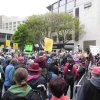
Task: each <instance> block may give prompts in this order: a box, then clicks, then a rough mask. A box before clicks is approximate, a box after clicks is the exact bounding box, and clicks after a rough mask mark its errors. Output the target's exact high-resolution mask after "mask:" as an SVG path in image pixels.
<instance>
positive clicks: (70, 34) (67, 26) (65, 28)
mask: <svg viewBox="0 0 100 100" xmlns="http://www.w3.org/2000/svg"><path fill="white" fill-rule="evenodd" d="M49 18H50V20H51V24H50V27H51V34H52V33H55V32H57V34H58V39H59V41H63V43H65V42H68V41H70V40H72V39H73V40H76V41H78V38H79V34H81V33H82V27H81V25H80V22H79V19H78V18H76V17H74V16H73V15H71V14H68V13H60V14H57V13H53V14H51V15H49Z"/></svg>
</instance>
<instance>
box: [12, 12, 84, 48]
mask: <svg viewBox="0 0 100 100" xmlns="http://www.w3.org/2000/svg"><path fill="white" fill-rule="evenodd" d="M81 30H82V27H81V25H80V22H79V19H78V18H76V17H74V16H72V15H71V14H67V13H60V14H57V13H47V14H45V15H32V16H30V17H29V18H28V19H27V20H26V22H25V24H21V25H19V26H18V29H17V31H16V32H15V34H14V35H13V41H14V42H17V43H19V46H20V47H21V46H25V44H27V43H30V44H41V43H42V42H43V40H44V37H45V36H47V37H52V36H54V33H55V32H56V33H57V35H58V39H59V41H63V42H65V41H66V40H68V41H69V40H72V39H75V40H78V37H79V34H80V33H81ZM72 36H74V38H73V37H72ZM52 38H54V39H55V40H56V39H57V38H56V37H52Z"/></svg>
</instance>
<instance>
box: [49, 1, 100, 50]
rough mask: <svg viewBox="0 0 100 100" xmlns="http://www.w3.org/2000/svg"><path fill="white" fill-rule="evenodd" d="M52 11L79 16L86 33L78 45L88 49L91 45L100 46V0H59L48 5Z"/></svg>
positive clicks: (81, 36) (80, 38)
mask: <svg viewBox="0 0 100 100" xmlns="http://www.w3.org/2000/svg"><path fill="white" fill-rule="evenodd" d="M47 9H48V10H49V11H51V12H52V13H61V12H65V13H71V14H73V15H74V16H77V17H79V20H80V22H81V24H83V25H84V31H85V33H84V34H82V35H80V37H79V41H78V42H77V43H76V45H78V44H79V45H80V46H81V47H82V49H86V48H87V47H89V45H97V46H100V37H99V36H100V19H99V18H100V10H99V9H100V0H59V1H57V2H55V3H53V4H51V5H49V6H48V7H47Z"/></svg>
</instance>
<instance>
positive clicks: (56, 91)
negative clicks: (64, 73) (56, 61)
mask: <svg viewBox="0 0 100 100" xmlns="http://www.w3.org/2000/svg"><path fill="white" fill-rule="evenodd" d="M66 86H67V84H66V82H65V80H64V79H63V78H61V77H57V78H54V79H53V80H51V81H50V82H49V87H50V90H51V92H52V94H53V95H54V96H55V97H57V98H60V97H61V96H62V95H63V94H64V92H65V89H66Z"/></svg>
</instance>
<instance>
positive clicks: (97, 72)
mask: <svg viewBox="0 0 100 100" xmlns="http://www.w3.org/2000/svg"><path fill="white" fill-rule="evenodd" d="M91 73H92V76H93V77H98V78H100V66H98V67H97V66H96V67H94V68H93V69H92V71H91Z"/></svg>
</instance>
